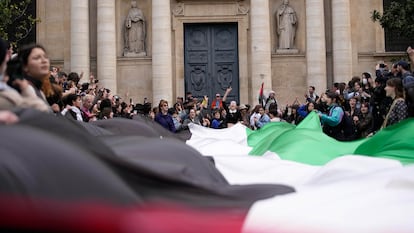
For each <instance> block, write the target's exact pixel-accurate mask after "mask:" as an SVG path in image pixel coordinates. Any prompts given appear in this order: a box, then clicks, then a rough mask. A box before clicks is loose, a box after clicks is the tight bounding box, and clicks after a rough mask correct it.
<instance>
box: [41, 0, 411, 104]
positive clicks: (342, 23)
mask: <svg viewBox="0 0 414 233" xmlns="http://www.w3.org/2000/svg"><path fill="white" fill-rule="evenodd" d="M284 1H286V0H137V7H138V8H139V9H140V10H141V11H142V13H143V15H144V16H145V25H146V27H145V29H146V33H145V47H146V51H145V54H140V55H138V56H124V54H125V53H124V48H125V44H124V43H125V39H124V33H125V18H126V16H127V15H128V11H129V10H130V8H131V1H130V0H89V1H86V0H71V1H61V0H37V16H38V17H39V18H40V20H41V22H40V23H39V25H38V26H37V42H38V43H40V44H42V45H44V46H45V47H46V48H47V50H48V54H49V56H50V58H51V61H52V64H54V65H57V66H59V67H62V68H63V70H64V71H66V72H69V71H75V72H79V73H80V72H84V73H85V74H88V73H89V72H93V73H94V74H95V76H96V77H97V78H98V79H99V80H100V81H99V84H100V85H103V86H105V87H107V88H109V89H111V90H112V91H113V92H114V93H117V94H119V95H120V96H121V97H124V98H133V100H134V102H142V100H143V98H144V97H148V99H149V101H151V102H153V103H158V101H159V100H160V99H166V100H168V101H175V98H176V97H177V96H185V92H186V91H189V90H190V91H192V92H193V94H194V93H195V95H196V96H203V95H209V96H214V94H215V93H216V92H221V94H223V93H224V91H225V89H226V88H227V87H228V86H231V87H232V88H233V90H232V92H231V96H230V98H231V99H235V100H237V101H239V102H240V103H245V104H247V103H248V104H256V103H257V97H258V91H259V88H260V86H261V84H262V83H264V89H265V92H266V91H269V90H271V89H272V90H275V91H276V96H277V98H278V99H279V103H281V104H285V103H291V102H293V100H294V99H295V98H296V97H297V96H298V97H299V100H300V101H303V100H302V96H303V94H304V93H305V91H306V90H307V86H308V85H313V86H316V91H317V92H318V93H321V92H323V91H324V90H325V89H326V88H327V87H329V86H331V85H332V83H333V82H347V81H348V80H350V78H351V77H352V76H354V75H360V74H361V73H362V72H365V71H368V72H374V67H375V65H376V63H377V62H378V61H380V60H384V61H390V60H391V59H393V58H395V57H398V56H403V55H404V53H402V52H385V42H384V31H383V30H382V28H381V27H380V26H379V25H378V24H377V23H373V22H372V20H371V19H370V12H372V11H373V9H379V10H381V9H382V7H383V1H382V0H364V1H361V0H290V1H287V2H289V5H290V6H291V7H292V8H293V9H294V10H295V12H296V16H297V24H296V33H295V41H294V48H292V49H291V50H290V51H280V50H278V48H277V45H278V34H277V20H276V17H275V12H276V10H277V9H278V7H280V5H282V4H283V2H284ZM87 76H88V75H85V77H87ZM84 81H87V80H86V79H85V80H84ZM127 96H128V97H127Z"/></svg>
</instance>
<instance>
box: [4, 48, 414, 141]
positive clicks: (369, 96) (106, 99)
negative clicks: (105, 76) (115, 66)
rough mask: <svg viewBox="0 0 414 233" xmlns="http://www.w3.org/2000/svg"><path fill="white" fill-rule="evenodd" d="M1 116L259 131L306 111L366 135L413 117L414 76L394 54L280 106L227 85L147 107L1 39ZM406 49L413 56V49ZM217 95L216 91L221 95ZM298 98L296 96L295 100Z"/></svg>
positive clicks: (330, 125) (347, 134)
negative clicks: (232, 97)
mask: <svg viewBox="0 0 414 233" xmlns="http://www.w3.org/2000/svg"><path fill="white" fill-rule="evenodd" d="M0 50H1V51H0V62H1V63H0V64H1V70H0V77H1V78H0V110H1V111H0V122H3V123H13V122H15V121H17V120H18V119H17V117H16V116H15V115H13V113H12V112H11V111H8V110H11V109H13V108H16V107H19V108H34V109H37V110H39V111H43V112H49V113H50V114H55V115H56V116H59V117H65V118H69V119H71V120H75V121H83V122H91V121H97V120H105V119H110V118H113V117H123V118H130V119H132V118H134V117H135V116H136V115H140V116H144V117H146V118H148V119H150V120H153V121H155V122H158V123H159V124H160V125H162V126H163V127H164V128H166V129H168V130H169V131H171V132H180V131H185V130H188V128H189V125H190V124H197V125H202V126H204V127H209V128H214V129H222V128H227V127H231V126H232V125H234V124H237V123H241V124H243V125H245V126H246V127H249V128H251V129H253V130H259V129H260V128H262V127H263V126H264V125H266V124H268V123H270V122H287V123H290V124H294V125H297V124H299V123H300V122H301V121H302V120H303V119H304V118H305V117H307V116H308V114H310V113H311V112H316V113H317V114H318V115H319V116H320V119H321V124H322V126H323V130H324V132H325V133H326V134H327V135H329V136H331V137H334V138H336V139H338V140H343V141H350V140H356V139H359V138H364V137H369V136H372V135H373V134H375V133H376V132H377V131H378V130H380V129H382V128H384V127H388V126H390V125H393V124H396V123H398V122H400V121H402V120H404V119H405V118H407V117H412V116H414V77H413V76H412V74H411V72H410V67H409V63H408V62H406V61H399V62H397V63H395V64H392V65H391V66H390V67H389V68H388V66H387V65H386V64H383V63H381V64H378V65H377V66H376V67H375V71H376V72H375V75H372V74H371V73H369V72H364V73H362V74H361V76H355V77H353V78H352V79H351V80H350V81H349V82H348V83H334V84H333V85H332V87H330V88H329V89H328V90H326V91H324V92H323V93H321V94H320V95H318V94H317V93H316V92H315V89H316V88H315V87H314V86H309V87H308V90H307V91H306V94H305V95H304V97H303V98H296V99H295V101H294V102H293V103H292V104H290V105H289V104H288V105H286V106H282V105H280V104H279V103H278V101H277V98H276V93H275V92H274V91H270V92H269V94H268V97H267V98H265V100H264V101H263V102H262V103H258V104H257V105H255V106H250V105H248V104H238V103H237V102H236V101H230V102H228V101H227V99H228V98H227V97H228V95H229V93H230V92H231V91H232V89H231V87H230V88H228V89H227V90H225V92H224V93H217V94H216V95H215V98H214V99H213V100H210V99H209V98H208V96H204V97H203V98H202V99H201V100H199V99H198V98H196V97H193V96H192V93H191V92H187V93H186V96H185V97H177V99H176V101H175V102H174V103H172V105H169V103H168V101H167V100H160V101H159V103H158V106H155V107H152V106H151V103H148V102H147V100H146V99H145V100H144V102H143V103H142V104H137V105H134V104H133V103H132V101H129V103H128V102H126V101H123V99H122V98H121V97H120V96H118V95H114V94H113V93H112V92H111V90H109V89H106V88H104V87H103V88H102V87H100V86H99V82H98V79H96V78H95V77H94V75H92V74H90V75H89V81H88V82H85V83H80V80H83V79H82V76H83V74H77V73H75V72H71V73H69V74H66V73H65V72H63V71H61V70H60V69H59V68H58V67H51V66H50V61H49V59H48V57H47V53H46V50H45V49H44V48H43V47H42V46H40V45H35V44H33V45H28V46H25V47H22V48H21V49H20V51H19V53H18V54H14V55H13V51H12V49H11V46H10V44H8V43H7V42H6V41H4V40H1V41H0ZM407 53H408V54H409V57H410V59H411V60H412V61H414V50H413V49H412V48H411V47H409V48H408V49H407ZM222 94H223V95H222ZM301 102H302V103H301Z"/></svg>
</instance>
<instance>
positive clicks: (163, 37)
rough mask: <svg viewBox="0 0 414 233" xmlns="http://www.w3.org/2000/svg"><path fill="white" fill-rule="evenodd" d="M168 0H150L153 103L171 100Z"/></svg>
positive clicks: (169, 12)
mask: <svg viewBox="0 0 414 233" xmlns="http://www.w3.org/2000/svg"><path fill="white" fill-rule="evenodd" d="M170 14H171V6H170V0H152V92H153V100H152V102H153V104H154V106H158V103H159V101H160V100H161V99H165V100H167V101H168V102H169V103H170V105H172V104H173V103H172V101H173V83H172V80H173V78H172V73H173V69H172V39H171V15H170Z"/></svg>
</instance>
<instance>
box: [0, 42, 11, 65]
mask: <svg viewBox="0 0 414 233" xmlns="http://www.w3.org/2000/svg"><path fill="white" fill-rule="evenodd" d="M8 49H9V48H8V45H7V43H6V41H4V40H3V39H1V38H0V65H1V64H3V62H4V59H6V54H7V50H8Z"/></svg>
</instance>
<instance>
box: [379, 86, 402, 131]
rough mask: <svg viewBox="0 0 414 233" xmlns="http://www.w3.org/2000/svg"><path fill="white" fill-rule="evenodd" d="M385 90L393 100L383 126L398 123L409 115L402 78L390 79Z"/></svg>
mask: <svg viewBox="0 0 414 233" xmlns="http://www.w3.org/2000/svg"><path fill="white" fill-rule="evenodd" d="M385 91H386V93H387V96H389V97H391V98H392V99H393V102H392V104H391V107H390V110H389V111H388V114H387V116H386V117H385V120H384V123H383V124H382V127H381V128H385V127H388V126H390V125H394V124H397V123H399V122H400V121H402V120H404V119H406V118H407V117H408V107H407V104H406V103H405V99H404V88H403V85H402V81H401V79H400V78H392V79H389V80H388V81H387V86H386V87H385Z"/></svg>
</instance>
